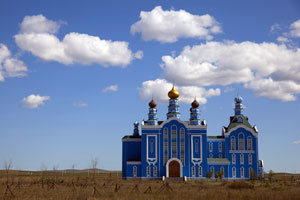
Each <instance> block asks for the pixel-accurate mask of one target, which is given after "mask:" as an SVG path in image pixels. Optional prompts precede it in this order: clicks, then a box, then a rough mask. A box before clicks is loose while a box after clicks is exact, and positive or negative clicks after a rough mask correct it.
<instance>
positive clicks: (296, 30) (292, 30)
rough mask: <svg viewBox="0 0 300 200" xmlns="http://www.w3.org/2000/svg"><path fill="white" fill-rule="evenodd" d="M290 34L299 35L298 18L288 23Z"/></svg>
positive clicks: (299, 25) (299, 21) (299, 23)
mask: <svg viewBox="0 0 300 200" xmlns="http://www.w3.org/2000/svg"><path fill="white" fill-rule="evenodd" d="M290 35H291V36H292V37H300V19H299V20H297V21H295V22H294V23H292V24H291V25H290Z"/></svg>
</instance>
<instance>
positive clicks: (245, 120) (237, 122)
mask: <svg viewBox="0 0 300 200" xmlns="http://www.w3.org/2000/svg"><path fill="white" fill-rule="evenodd" d="M240 119H242V120H240ZM241 124H242V125H244V126H246V127H248V128H250V129H253V130H254V128H253V127H252V126H251V124H250V123H249V122H248V117H246V116H244V115H235V116H233V117H230V123H229V125H228V127H227V128H226V132H228V131H230V129H232V128H234V127H236V126H238V125H241ZM254 131H255V130H254Z"/></svg>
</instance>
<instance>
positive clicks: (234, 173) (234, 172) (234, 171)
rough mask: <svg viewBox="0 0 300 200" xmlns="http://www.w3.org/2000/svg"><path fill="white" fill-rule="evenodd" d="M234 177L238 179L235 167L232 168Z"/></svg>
mask: <svg viewBox="0 0 300 200" xmlns="http://www.w3.org/2000/svg"><path fill="white" fill-rule="evenodd" d="M232 177H236V169H235V167H232Z"/></svg>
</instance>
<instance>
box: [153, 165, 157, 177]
mask: <svg viewBox="0 0 300 200" xmlns="http://www.w3.org/2000/svg"><path fill="white" fill-rule="evenodd" d="M153 176H157V167H153Z"/></svg>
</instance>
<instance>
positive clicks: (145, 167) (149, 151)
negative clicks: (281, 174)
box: [122, 87, 263, 179]
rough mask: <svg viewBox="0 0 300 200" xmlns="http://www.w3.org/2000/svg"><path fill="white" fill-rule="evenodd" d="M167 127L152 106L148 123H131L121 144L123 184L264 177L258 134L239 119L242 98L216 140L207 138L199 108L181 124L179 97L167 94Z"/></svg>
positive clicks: (174, 92)
mask: <svg viewBox="0 0 300 200" xmlns="http://www.w3.org/2000/svg"><path fill="white" fill-rule="evenodd" d="M168 95H169V97H170V100H169V106H168V113H167V119H166V121H157V117H156V115H157V109H156V103H155V101H154V100H153V99H152V100H151V102H150V103H149V114H148V120H147V121H142V124H141V135H140V134H139V124H138V123H137V122H136V123H134V133H133V135H129V136H124V137H123V139H122V144H123V149H122V151H123V152H122V176H123V178H124V179H130V178H142V179H161V178H162V177H187V178H188V179H204V178H206V177H207V176H208V175H209V174H208V172H210V174H211V175H212V177H216V174H217V172H221V173H222V174H223V178H225V179H249V178H250V173H251V171H252V175H254V176H255V177H258V176H259V175H260V176H263V164H262V161H259V158H258V131H257V128H256V127H255V126H251V125H250V124H249V122H248V118H247V117H246V116H244V115H243V114H242V110H243V105H242V98H241V97H240V96H239V95H238V96H237V97H236V98H235V109H234V110H235V113H234V116H232V117H230V123H229V125H228V126H227V127H223V128H222V134H221V135H220V136H207V124H206V122H205V120H200V114H199V108H198V107H199V103H198V102H197V101H196V100H195V101H194V102H192V107H191V109H190V120H189V121H182V120H181V119H180V112H179V104H178V97H179V93H178V92H177V91H176V90H175V89H174V87H173V88H172V90H171V91H170V92H169V94H168Z"/></svg>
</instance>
